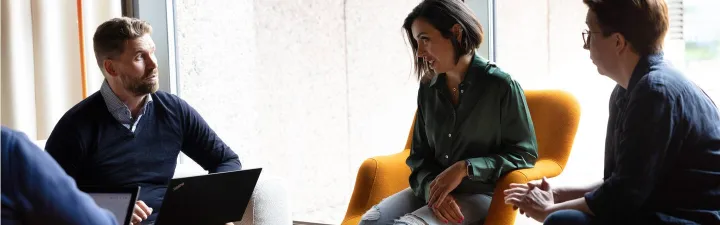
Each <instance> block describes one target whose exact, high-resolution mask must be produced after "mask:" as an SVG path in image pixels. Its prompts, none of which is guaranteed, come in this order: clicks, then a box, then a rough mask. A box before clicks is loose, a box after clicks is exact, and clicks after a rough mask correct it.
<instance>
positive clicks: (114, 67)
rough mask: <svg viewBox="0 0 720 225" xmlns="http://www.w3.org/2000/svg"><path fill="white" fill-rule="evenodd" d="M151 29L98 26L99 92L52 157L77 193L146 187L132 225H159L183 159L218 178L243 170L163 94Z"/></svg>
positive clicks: (117, 23)
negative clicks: (218, 174)
mask: <svg viewBox="0 0 720 225" xmlns="http://www.w3.org/2000/svg"><path fill="white" fill-rule="evenodd" d="M151 32H152V27H151V26H150V25H149V24H148V23H147V22H145V21H142V20H139V19H134V18H127V17H123V18H115V19H111V20H109V21H107V22H105V23H103V24H101V25H100V26H98V28H97V30H96V31H95V35H94V37H93V42H94V44H93V48H94V50H95V57H96V59H97V63H98V66H99V67H100V70H101V71H102V72H103V74H104V76H105V81H104V82H103V84H102V87H101V89H100V91H98V92H96V93H94V94H92V95H90V96H89V97H87V98H86V99H85V100H83V101H81V102H80V103H78V104H77V105H75V106H74V107H73V108H71V109H70V110H69V111H68V112H67V113H65V115H64V116H63V117H62V118H61V119H60V121H59V122H58V123H57V125H56V126H55V128H54V130H53V132H52V133H51V135H50V137H49V138H48V141H47V144H46V149H47V151H48V153H50V155H52V157H54V158H55V160H56V161H57V162H58V163H59V164H60V166H62V168H63V169H65V171H66V172H67V173H68V174H69V175H70V176H72V177H73V178H75V180H76V181H77V183H78V185H81V186H84V185H92V186H140V187H141V191H140V196H139V198H140V201H138V203H137V204H136V208H135V214H134V215H133V221H132V222H133V224H139V223H140V222H141V221H143V222H142V223H143V224H152V223H153V222H154V220H155V218H156V216H157V213H153V212H152V209H153V208H155V209H158V208H159V207H160V205H161V203H162V200H163V197H164V194H165V190H166V186H167V185H168V183H169V180H170V179H171V178H172V177H173V174H174V171H175V166H176V164H177V157H178V155H179V153H180V151H182V152H183V153H185V154H186V155H187V156H189V157H190V158H192V159H193V160H194V161H195V162H197V163H198V164H200V166H202V167H203V168H204V169H205V170H208V171H210V172H211V173H215V172H225V171H233V170H240V168H241V164H240V161H239V159H238V156H237V155H236V154H235V153H233V151H232V150H231V149H230V148H229V147H228V146H227V145H225V143H223V141H222V140H220V138H219V137H218V136H217V134H215V132H214V131H213V130H212V129H210V127H209V126H208V124H207V123H206V122H205V121H204V120H203V118H202V117H201V116H200V115H199V114H198V112H196V111H195V110H194V109H193V108H192V107H190V105H188V104H187V103H186V102H185V101H183V100H182V99H180V98H178V97H177V96H175V95H171V94H168V93H166V92H162V91H158V68H157V63H156V58H155V43H154V42H153V40H152V38H151V37H150V33H151Z"/></svg>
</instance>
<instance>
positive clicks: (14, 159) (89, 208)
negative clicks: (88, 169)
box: [2, 127, 117, 225]
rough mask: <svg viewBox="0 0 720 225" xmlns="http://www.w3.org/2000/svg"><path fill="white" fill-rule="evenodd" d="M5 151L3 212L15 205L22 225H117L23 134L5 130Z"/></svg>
mask: <svg viewBox="0 0 720 225" xmlns="http://www.w3.org/2000/svg"><path fill="white" fill-rule="evenodd" d="M2 148H3V151H2V180H3V182H2V193H3V209H4V208H5V206H6V205H5V203H6V200H10V201H11V202H13V205H14V212H17V213H18V215H19V217H18V219H19V220H21V221H22V222H21V223H22V224H73V225H74V224H76V225H86V224H87V225H109V224H113V225H114V224H117V221H116V220H115V217H114V216H113V215H112V214H111V213H110V212H108V211H107V210H105V209H102V208H100V207H98V206H97V204H95V202H94V201H93V199H92V198H90V196H88V195H87V194H85V193H83V192H81V191H80V190H79V189H78V188H77V186H76V185H75V181H74V180H73V179H72V178H70V177H69V176H68V175H67V174H66V173H65V172H64V171H63V170H62V169H61V168H60V166H58V164H57V163H56V162H55V161H53V159H52V158H51V157H50V156H49V155H48V154H47V153H46V152H43V151H42V150H40V148H38V147H37V146H36V145H35V144H34V143H32V142H31V141H30V140H29V139H28V138H27V136H25V135H24V134H22V133H18V132H13V131H10V130H8V129H7V128H5V127H3V128H2ZM6 197H7V199H6ZM4 211H5V210H3V218H4V217H5V212H4Z"/></svg>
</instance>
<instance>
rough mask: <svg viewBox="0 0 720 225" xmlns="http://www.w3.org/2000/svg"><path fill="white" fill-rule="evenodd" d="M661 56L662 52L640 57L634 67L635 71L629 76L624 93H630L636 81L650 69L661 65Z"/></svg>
mask: <svg viewBox="0 0 720 225" xmlns="http://www.w3.org/2000/svg"><path fill="white" fill-rule="evenodd" d="M663 55H664V54H663V52H659V53H655V54H650V55H647V56H643V57H640V60H639V61H638V63H637V65H635V69H633V72H632V75H630V81H629V82H628V86H627V92H626V93H629V92H630V91H632V89H633V88H634V87H635V85H636V84H637V83H638V81H640V79H641V78H643V77H644V76H645V75H647V74H648V72H650V67H652V66H654V65H657V64H661V63H663V60H664V59H663Z"/></svg>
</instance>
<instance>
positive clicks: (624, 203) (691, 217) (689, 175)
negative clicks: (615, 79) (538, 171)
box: [585, 53, 720, 224]
mask: <svg viewBox="0 0 720 225" xmlns="http://www.w3.org/2000/svg"><path fill="white" fill-rule="evenodd" d="M604 174H605V175H604V183H603V184H602V186H600V188H598V189H597V190H595V191H593V192H590V193H587V194H586V195H585V200H586V201H587V204H588V206H589V207H590V209H591V211H592V212H593V213H594V214H595V215H596V216H597V218H598V219H600V220H604V221H606V222H611V223H613V224H615V223H625V222H630V223H635V224H720V114H719V113H718V109H717V107H716V106H715V104H714V103H713V102H712V100H711V99H710V98H709V97H708V96H707V95H706V94H705V93H704V92H703V91H702V90H701V89H700V88H699V87H698V86H697V85H695V84H694V83H692V82H691V81H689V80H688V79H687V78H686V77H684V76H683V74H682V73H680V72H679V71H678V70H676V69H674V68H672V66H670V65H669V64H667V63H666V62H665V61H664V59H663V54H662V53H660V54H654V55H649V56H646V57H642V58H641V59H640V61H639V62H638V64H637V66H636V67H635V70H634V72H633V74H632V77H631V79H630V82H629V84H628V87H627V89H625V88H622V87H621V86H619V85H618V86H616V87H615V90H614V91H613V93H612V96H611V98H610V116H609V119H608V127H607V136H606V142H605V173H604Z"/></svg>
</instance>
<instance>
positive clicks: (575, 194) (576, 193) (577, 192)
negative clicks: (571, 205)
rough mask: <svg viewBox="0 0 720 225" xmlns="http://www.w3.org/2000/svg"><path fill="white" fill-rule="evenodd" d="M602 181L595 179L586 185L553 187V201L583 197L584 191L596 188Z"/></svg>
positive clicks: (559, 201)
mask: <svg viewBox="0 0 720 225" xmlns="http://www.w3.org/2000/svg"><path fill="white" fill-rule="evenodd" d="M602 183H603V181H596V182H593V183H590V184H587V185H581V186H572V187H559V188H556V189H555V192H556V193H555V196H553V197H555V202H558V203H561V202H566V201H570V200H574V199H578V198H583V197H584V196H585V194H586V193H588V192H591V191H594V190H595V189H598V188H599V187H600V185H602Z"/></svg>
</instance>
